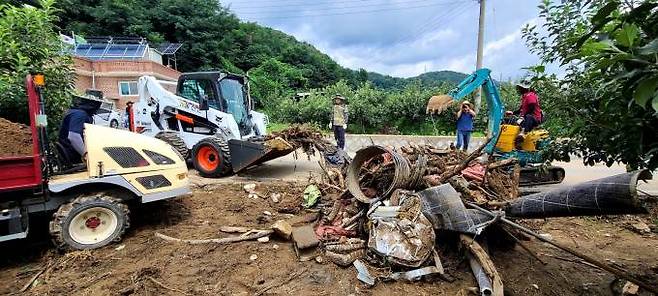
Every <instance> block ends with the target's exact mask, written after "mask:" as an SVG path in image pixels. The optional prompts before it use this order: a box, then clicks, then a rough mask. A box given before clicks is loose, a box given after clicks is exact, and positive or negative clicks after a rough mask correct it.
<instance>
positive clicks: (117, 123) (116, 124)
mask: <svg viewBox="0 0 658 296" xmlns="http://www.w3.org/2000/svg"><path fill="white" fill-rule="evenodd" d="M110 127H111V128H119V122H118V121H117V120H116V119H112V121H110Z"/></svg>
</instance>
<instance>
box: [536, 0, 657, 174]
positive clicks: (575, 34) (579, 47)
mask: <svg viewBox="0 0 658 296" xmlns="http://www.w3.org/2000/svg"><path fill="white" fill-rule="evenodd" d="M539 9H540V13H539V16H540V18H541V19H542V21H543V24H542V26H541V28H538V27H536V26H528V27H526V28H525V29H524V30H523V35H524V38H525V40H526V43H527V44H528V46H529V48H530V50H531V51H532V52H534V53H536V54H538V55H539V57H540V58H541V60H542V62H543V63H544V64H548V63H558V64H560V65H562V67H564V68H565V69H566V75H565V77H564V78H563V79H557V78H556V77H555V76H554V75H546V74H544V66H543V65H539V66H536V67H532V68H531V69H532V70H533V72H534V76H533V78H532V82H533V83H534V84H535V88H536V89H539V90H541V89H547V90H549V91H545V92H544V93H543V94H542V98H543V102H549V104H548V105H547V106H546V108H545V109H546V111H547V115H548V118H549V121H552V122H550V123H549V126H551V127H553V131H554V132H556V133H557V136H558V137H563V138H565V139H567V140H565V141H561V142H559V143H556V145H555V146H554V148H555V149H553V151H552V152H553V154H552V156H553V157H555V158H568V156H569V155H570V154H576V155H577V156H582V157H583V159H584V161H585V163H586V164H589V165H593V164H594V163H597V162H604V163H605V164H606V165H608V166H610V165H612V164H613V163H615V162H621V163H625V164H627V165H628V167H629V168H633V169H635V168H644V167H647V168H650V169H655V168H658V89H657V85H658V60H657V59H658V13H657V10H658V4H657V3H656V1H623V2H621V1H615V0H607V1H588V0H571V1H560V2H557V3H556V2H554V1H551V0H544V1H543V2H542V4H541V5H539Z"/></svg>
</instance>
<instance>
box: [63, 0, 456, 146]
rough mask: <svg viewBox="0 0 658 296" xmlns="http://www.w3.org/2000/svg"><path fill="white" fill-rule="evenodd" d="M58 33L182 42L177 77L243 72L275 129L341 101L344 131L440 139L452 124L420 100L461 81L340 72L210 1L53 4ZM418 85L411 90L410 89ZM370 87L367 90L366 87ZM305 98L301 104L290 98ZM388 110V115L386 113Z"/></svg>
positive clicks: (317, 119)
mask: <svg viewBox="0 0 658 296" xmlns="http://www.w3.org/2000/svg"><path fill="white" fill-rule="evenodd" d="M56 5H57V7H58V8H59V9H60V11H59V12H58V13H57V14H58V17H59V20H58V26H59V27H60V29H61V30H62V31H63V32H75V33H76V34H78V35H82V36H87V37H89V36H103V35H105V36H107V35H110V36H141V37H146V38H147V39H148V40H149V42H151V43H152V44H159V43H163V42H181V43H183V47H182V48H181V49H180V51H179V52H178V53H177V59H178V68H179V70H181V71H197V70H204V69H217V68H223V69H225V70H228V71H231V72H236V73H248V74H249V77H250V81H251V94H252V97H253V98H254V100H255V102H256V107H257V108H259V109H260V110H262V111H264V112H266V113H267V114H268V115H270V118H271V119H272V120H273V121H274V122H282V123H309V122H310V123H316V124H318V125H324V124H325V123H326V121H327V120H328V118H329V115H330V110H331V103H330V102H331V101H330V98H331V96H333V94H336V93H340V94H343V95H344V96H346V97H348V99H349V102H350V105H351V106H352V107H350V118H351V120H352V122H353V123H351V124H350V131H358V132H362V133H363V132H379V131H382V130H387V131H395V130H397V131H400V132H406V133H430V132H431V133H437V132H441V133H445V132H448V131H451V130H452V123H451V122H450V121H451V120H452V117H450V116H449V117H446V118H448V119H446V120H447V121H446V122H441V123H436V122H434V121H430V119H428V117H427V116H425V107H424V104H425V101H426V100H427V99H428V98H429V97H430V96H432V95H433V94H437V93H442V92H446V91H447V90H448V89H449V88H450V87H451V85H448V84H446V83H445V81H450V82H456V81H459V80H460V79H461V78H463V77H464V74H461V73H455V72H450V71H440V72H430V73H425V74H423V75H420V76H417V77H413V78H395V77H391V76H385V75H381V74H377V73H373V72H367V71H366V70H365V69H359V70H352V69H347V68H344V67H342V66H340V65H338V63H336V62H335V61H334V60H332V59H331V58H330V57H329V56H328V55H326V54H324V53H322V52H320V51H319V50H317V49H316V48H314V47H313V46H312V45H310V44H308V43H305V42H300V41H298V40H296V39H295V38H294V37H292V36H290V35H287V34H285V33H283V32H280V31H277V30H274V29H271V28H267V27H263V26H260V25H258V24H255V23H247V22H242V21H240V20H239V19H238V18H237V17H236V16H235V15H234V14H233V13H231V12H230V11H229V10H228V9H226V8H224V7H222V6H221V4H220V3H219V2H217V1H208V0H56ZM418 81H419V82H420V83H417V82H418ZM367 82H370V83H367ZM309 91H310V92H311V93H312V95H311V96H310V97H307V98H306V99H304V100H300V101H298V100H296V99H294V95H295V93H297V92H309ZM391 110H395V112H391Z"/></svg>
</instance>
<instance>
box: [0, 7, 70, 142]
mask: <svg viewBox="0 0 658 296" xmlns="http://www.w3.org/2000/svg"><path fill="white" fill-rule="evenodd" d="M53 4H54V1H53V0H42V1H41V8H34V7H31V6H22V7H17V6H10V5H0V16H2V18H0V94H2V95H1V96H0V117H3V118H6V119H8V120H11V121H14V122H20V123H24V124H29V121H30V120H29V118H28V117H27V116H25V115H26V114H27V109H28V105H27V100H26V94H25V83H24V79H25V76H26V75H27V74H29V73H34V72H41V73H44V74H45V75H46V87H45V93H44V95H45V98H46V110H47V114H48V124H49V127H50V128H49V129H50V131H51V132H54V131H55V130H56V129H57V128H58V127H59V123H60V121H61V119H62V115H63V113H64V112H65V111H66V109H67V108H68V107H69V105H70V102H71V94H72V92H73V87H74V73H73V68H72V60H71V58H70V57H69V56H67V55H65V54H63V52H64V51H63V43H62V42H61V41H60V39H59V34H58V33H57V32H56V31H55V27H54V25H53V23H54V22H55V21H56V17H55V13H56V11H55V9H54V8H53Z"/></svg>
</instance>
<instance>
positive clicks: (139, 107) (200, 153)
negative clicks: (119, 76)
mask: <svg viewBox="0 0 658 296" xmlns="http://www.w3.org/2000/svg"><path fill="white" fill-rule="evenodd" d="M138 94H139V100H138V101H137V102H136V103H135V104H134V105H133V108H132V111H131V112H130V125H131V130H133V131H135V132H138V133H141V134H145V135H149V136H152V137H156V138H158V139H160V140H163V141H165V142H167V143H169V144H170V145H172V146H173V147H174V148H176V150H178V152H179V153H180V154H181V155H183V157H184V158H186V159H191V161H192V163H193V165H194V168H195V169H196V170H197V171H199V174H200V175H201V176H203V177H221V176H226V175H229V174H232V173H237V172H239V171H240V170H243V169H245V168H247V167H250V166H252V165H256V164H260V163H263V162H265V161H268V160H271V159H274V158H277V157H281V156H284V155H286V154H288V153H290V152H292V151H293V150H294V148H293V147H292V145H290V144H289V143H287V142H286V141H284V140H283V139H280V138H276V139H273V140H269V141H265V139H264V136H265V133H266V131H265V129H266V125H267V123H268V118H267V116H266V115H265V114H263V113H260V112H256V111H254V110H253V103H252V100H251V97H250V95H249V80H248V78H247V77H246V76H242V75H237V74H232V73H228V72H224V71H213V72H194V73H184V74H182V75H181V76H180V77H179V78H178V82H177V84H176V94H174V93H171V92H170V91H168V90H167V89H166V88H165V87H164V86H163V85H162V84H161V82H160V81H158V80H156V79H155V78H154V77H152V76H142V77H140V78H139V82H138Z"/></svg>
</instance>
